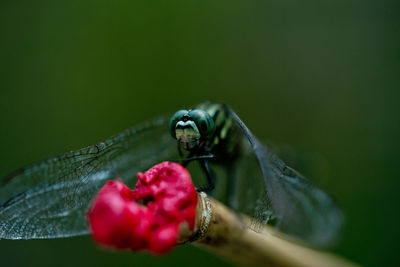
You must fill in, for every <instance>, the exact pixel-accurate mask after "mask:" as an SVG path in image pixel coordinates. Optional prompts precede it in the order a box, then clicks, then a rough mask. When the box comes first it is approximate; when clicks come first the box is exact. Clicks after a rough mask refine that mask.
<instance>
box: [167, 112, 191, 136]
mask: <svg viewBox="0 0 400 267" xmlns="http://www.w3.org/2000/svg"><path fill="white" fill-rule="evenodd" d="M188 112H189V111H188V110H186V109H181V110H178V111H177V112H176V113H175V114H174V115H173V116H172V117H171V119H170V120H169V132H170V134H171V136H172V137H173V138H175V139H176V135H175V127H176V124H177V123H178V122H179V121H180V120H182V118H183V116H185V115H187V114H188Z"/></svg>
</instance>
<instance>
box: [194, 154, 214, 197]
mask: <svg viewBox="0 0 400 267" xmlns="http://www.w3.org/2000/svg"><path fill="white" fill-rule="evenodd" d="M200 165H201V167H202V168H203V170H204V171H205V173H206V175H207V180H208V185H207V186H206V187H200V188H197V189H196V190H197V192H210V191H211V190H213V189H214V188H215V182H214V176H213V174H212V171H211V169H210V165H208V160H201V161H200Z"/></svg>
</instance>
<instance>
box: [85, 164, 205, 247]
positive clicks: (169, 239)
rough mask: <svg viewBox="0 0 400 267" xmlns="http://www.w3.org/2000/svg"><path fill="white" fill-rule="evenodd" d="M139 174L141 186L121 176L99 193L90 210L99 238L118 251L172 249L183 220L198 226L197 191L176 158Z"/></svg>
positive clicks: (97, 239) (100, 241)
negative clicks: (132, 186) (176, 161)
mask: <svg viewBox="0 0 400 267" xmlns="http://www.w3.org/2000/svg"><path fill="white" fill-rule="evenodd" d="M137 176H138V178H139V180H138V182H137V184H136V188H135V190H130V189H129V188H128V187H127V186H126V185H125V184H123V183H122V182H121V181H120V180H116V181H108V182H107V183H106V184H105V185H104V186H103V188H102V189H101V190H100V191H99V193H98V194H97V196H96V197H95V199H94V201H93V203H92V206H91V208H90V210H89V212H88V214H87V217H88V219H89V224H90V228H91V230H92V235H93V238H94V239H95V240H96V241H97V242H99V243H100V244H103V245H106V246H111V247H115V248H118V249H130V250H149V251H152V252H154V253H164V252H167V251H169V250H170V249H171V248H172V247H174V246H175V245H176V244H177V238H178V234H179V227H180V225H181V224H182V223H187V225H188V227H189V228H190V229H193V227H194V223H195V211H196V204H197V193H196V189H195V188H194V186H193V184H192V181H191V178H190V174H189V173H188V172H187V171H186V169H185V168H184V167H182V166H181V165H179V164H177V163H173V162H163V163H160V164H158V165H156V166H154V167H152V168H151V169H150V170H148V171H147V172H145V173H138V174H137Z"/></svg>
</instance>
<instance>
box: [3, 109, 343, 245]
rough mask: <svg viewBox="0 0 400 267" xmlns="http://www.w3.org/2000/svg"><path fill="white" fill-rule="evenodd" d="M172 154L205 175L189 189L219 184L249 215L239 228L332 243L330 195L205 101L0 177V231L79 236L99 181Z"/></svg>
mask: <svg viewBox="0 0 400 267" xmlns="http://www.w3.org/2000/svg"><path fill="white" fill-rule="evenodd" d="M171 136H172V137H171ZM176 158H179V159H180V162H181V163H182V164H183V165H188V164H189V163H190V162H198V163H199V166H201V169H202V170H203V171H202V173H203V174H205V177H206V180H207V185H206V186H200V187H197V188H198V191H209V192H211V194H215V195H216V197H218V194H217V192H219V193H220V196H219V197H220V198H221V196H222V198H223V200H224V201H225V202H226V203H227V204H228V205H229V206H231V207H232V208H233V209H234V210H235V211H237V212H238V213H243V214H246V215H248V216H250V218H252V219H251V221H250V222H247V223H246V226H247V227H249V228H251V229H253V230H255V231H258V232H262V231H261V229H262V226H263V225H272V226H273V227H275V228H276V229H277V230H278V231H279V232H282V233H284V234H287V235H288V236H291V237H294V238H295V239H297V240H300V241H301V242H305V243H306V244H309V245H311V246H315V247H321V248H324V247H330V246H332V245H333V244H335V242H336V241H337V238H338V236H339V234H340V232H341V229H342V225H343V215H342V212H341V210H340V209H339V208H338V206H337V205H336V203H335V201H334V200H333V199H332V198H331V197H330V196H329V195H328V194H327V193H325V192H324V191H323V190H321V189H320V188H319V187H318V186H316V185H315V184H314V183H312V182H311V181H310V180H308V179H306V178H304V177H303V176H302V175H301V174H299V173H298V172H296V171H295V170H293V169H292V168H290V167H288V166H287V165H286V164H285V163H284V162H283V161H281V160H280V159H279V158H278V157H277V156H276V155H275V154H273V153H272V152H271V151H270V150H269V149H268V148H267V147H266V146H265V145H263V144H261V143H260V141H259V140H258V139H257V138H256V137H255V136H254V135H253V134H252V132H251V131H250V130H249V129H248V127H247V126H246V125H245V123H244V122H243V121H242V120H241V119H240V118H239V116H238V115H237V114H236V113H235V112H234V111H233V110H232V109H231V108H230V107H229V106H228V105H226V104H222V103H211V102H205V103H201V104H199V105H198V106H197V107H196V108H195V109H188V110H179V111H178V112H176V113H174V114H172V115H171V114H167V115H164V116H160V117H158V118H155V119H152V120H148V121H145V122H144V123H142V124H139V125H135V126H133V127H131V128H129V129H127V130H124V131H122V132H121V133H119V134H116V135H114V136H112V137H110V138H108V139H105V140H104V141H101V142H99V143H97V144H95V145H92V146H88V147H85V148H82V149H79V150H75V151H70V152H67V153H65V154H63V155H59V156H56V157H50V158H48V159H46V160H44V161H41V162H38V163H35V164H32V165H29V166H26V167H23V168H20V169H18V170H16V171H14V172H13V173H11V174H9V175H8V176H6V177H4V179H3V180H2V181H1V183H0V203H2V204H1V206H0V239H44V238H61V237H70V236H77V235H84V234H88V233H89V229H88V225H87V221H86V212H87V210H88V208H89V206H90V203H91V200H92V198H93V197H94V196H95V195H96V193H97V192H98V190H99V189H100V188H101V187H102V186H103V185H104V183H105V182H106V181H107V180H110V179H115V178H116V176H119V177H120V178H121V179H122V181H123V182H124V183H126V184H128V185H131V186H133V185H134V184H135V183H136V181H137V178H136V173H137V172H139V171H145V170H147V169H148V168H149V167H151V166H152V165H154V164H156V163H159V162H161V161H165V160H172V159H176ZM215 174H217V175H215ZM193 176H194V175H192V177H193ZM222 177H225V178H224V179H225V186H223V185H222V184H220V183H221V181H222V180H223V178H222ZM214 187H215V189H214ZM221 192H222V193H221Z"/></svg>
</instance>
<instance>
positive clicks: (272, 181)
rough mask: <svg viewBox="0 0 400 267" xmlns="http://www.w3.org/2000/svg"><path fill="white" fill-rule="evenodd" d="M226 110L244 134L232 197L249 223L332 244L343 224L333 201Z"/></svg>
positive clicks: (255, 226)
mask: <svg viewBox="0 0 400 267" xmlns="http://www.w3.org/2000/svg"><path fill="white" fill-rule="evenodd" d="M230 114H231V117H232V118H233V120H234V121H235V122H236V124H237V126H238V127H239V128H240V129H241V130H242V132H243V134H244V139H245V142H244V143H245V149H246V148H247V151H248V153H245V154H246V155H245V156H244V157H243V158H242V159H241V160H240V162H239V164H238V166H237V167H238V182H237V188H238V190H237V192H236V193H235V201H236V205H237V206H238V209H239V210H240V211H241V212H244V213H246V214H248V215H250V216H252V217H253V218H254V220H253V221H252V222H251V224H250V225H249V227H250V228H252V229H254V230H256V231H259V230H260V229H261V228H260V222H261V224H272V225H275V227H276V228H277V229H278V230H279V231H281V232H283V233H286V234H289V235H290V236H293V237H295V238H299V239H301V240H303V241H306V242H307V243H309V244H311V245H314V246H318V247H329V246H331V245H333V244H334V243H335V241H336V240H337V238H338V236H339V234H340V231H341V227H342V224H343V215H342V213H341V211H340V209H339V208H338V207H337V206H336V204H335V203H334V201H333V200H332V199H331V198H330V197H329V196H328V195H327V194H326V193H325V192H323V191H322V190H321V189H319V188H318V187H317V186H316V185H314V184H313V183H311V182H310V181H309V180H307V179H305V178H304V177H302V176H301V175H300V174H299V173H297V172H296V171H294V170H293V169H291V168H290V167H288V166H286V165H285V163H283V162H282V161H281V160H280V159H279V158H278V157H277V156H275V155H274V154H272V153H271V152H269V151H268V149H267V148H266V147H265V146H263V145H262V144H261V143H260V142H259V141H258V140H257V139H256V138H255V136H254V135H253V134H252V133H251V132H250V130H249V129H248V128H247V127H246V125H245V124H244V123H243V122H242V120H241V119H240V118H239V117H238V116H237V115H236V113H235V112H234V111H232V110H230ZM251 152H252V153H251Z"/></svg>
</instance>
